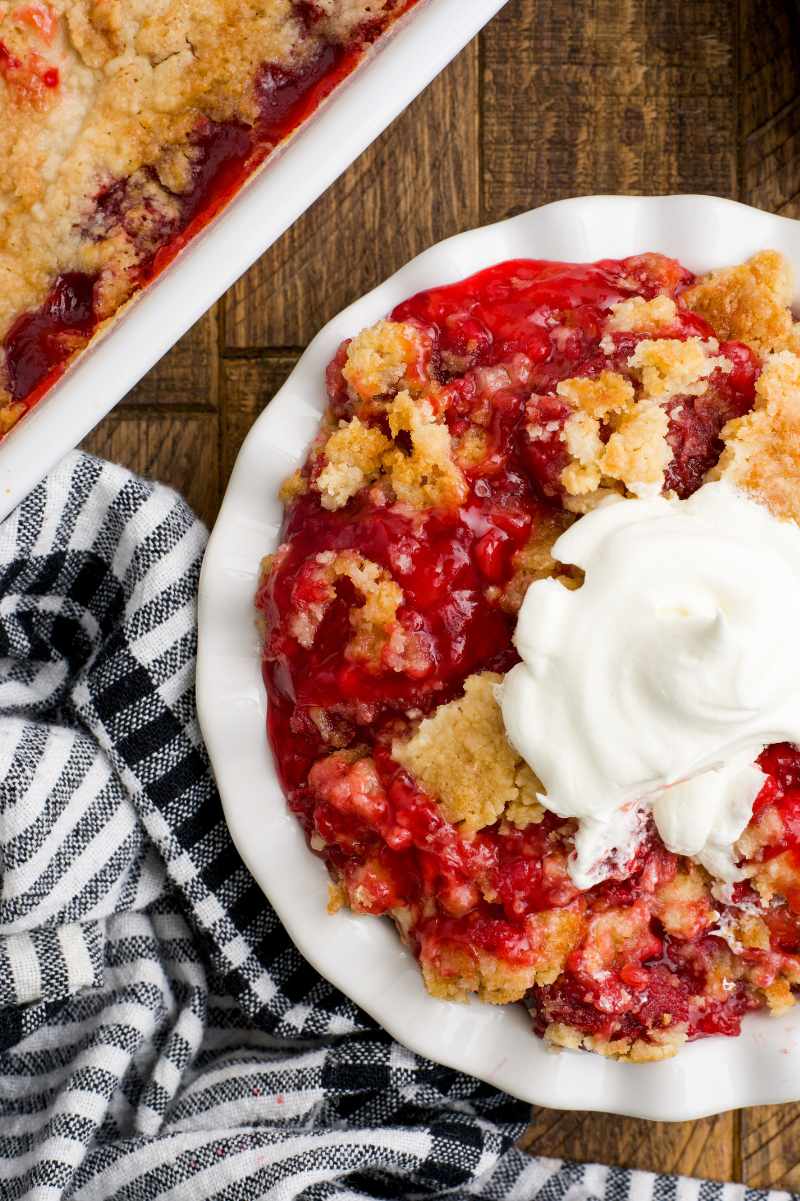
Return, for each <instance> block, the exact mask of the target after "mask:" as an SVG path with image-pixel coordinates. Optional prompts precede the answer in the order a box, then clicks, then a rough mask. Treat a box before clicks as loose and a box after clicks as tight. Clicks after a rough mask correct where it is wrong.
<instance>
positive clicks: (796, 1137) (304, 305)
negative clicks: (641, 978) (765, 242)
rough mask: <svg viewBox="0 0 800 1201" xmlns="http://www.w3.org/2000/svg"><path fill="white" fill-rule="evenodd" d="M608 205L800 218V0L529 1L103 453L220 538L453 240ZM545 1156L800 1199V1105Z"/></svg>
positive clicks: (182, 349) (576, 1118)
mask: <svg viewBox="0 0 800 1201" xmlns="http://www.w3.org/2000/svg"><path fill="white" fill-rule="evenodd" d="M434 2H435V0H434ZM465 3H469V0H465ZM592 192H629V193H664V192H711V193H716V194H717V195H720V196H731V197H735V198H738V199H739V200H742V201H745V202H747V203H748V204H753V205H756V206H758V207H761V208H765V209H769V210H771V211H773V212H777V213H783V214H785V215H788V216H795V217H800V3H798V0H583V3H572V2H570V0H510V2H509V3H508V5H507V6H506V7H505V9H504V10H503V11H502V12H501V14H500V15H499V16H498V17H497V18H495V20H494V21H493V22H492V23H491V24H490V25H489V26H488V27H487V29H486V30H485V31H484V32H483V34H482V35H481V36H480V37H479V38H477V39H476V40H475V41H473V42H472V43H471V44H470V45H469V46H468V47H467V49H466V50H465V51H464V52H463V53H462V54H461V55H460V57H459V58H458V59H457V60H456V61H455V62H454V63H452V64H451V66H450V67H449V68H448V69H447V70H446V71H445V72H444V73H443V74H442V75H441V76H440V77H439V78H438V79H437V80H436V81H435V82H434V83H433V84H432V85H431V86H430V87H429V88H428V89H427V91H426V92H425V93H424V94H423V95H422V96H421V97H420V98H419V99H418V100H417V101H416V102H415V103H414V104H412V105H411V107H410V108H409V109H408V110H407V111H406V112H405V114H403V116H401V117H400V118H399V119H398V120H397V121H396V122H395V124H394V125H393V126H392V127H391V128H390V129H389V130H388V131H387V132H386V133H385V134H384V135H383V137H382V138H380V139H379V140H378V142H376V143H375V145H373V146H372V148H371V149H370V150H369V151H367V153H366V154H364V155H363V156H362V157H361V158H360V159H359V160H358V161H357V162H356V163H355V165H354V166H353V167H351V169H350V170H349V171H348V172H347V173H346V174H345V175H344V176H343V177H342V179H340V180H339V182H338V183H337V184H336V185H335V186H334V187H333V188H331V190H330V191H329V192H328V193H327V194H326V195H325V196H323V197H322V199H321V200H319V201H318V203H317V204H316V205H315V206H314V207H313V208H312V209H311V210H310V211H309V212H308V213H307V214H306V216H305V217H304V218H303V219H302V220H300V221H299V222H298V223H297V224H296V225H295V226H294V228H293V229H291V230H290V231H289V232H288V233H287V234H286V235H285V237H283V238H282V239H281V241H280V242H278V243H277V244H276V245H275V246H274V247H273V248H272V249H271V250H270V251H269V252H268V253H267V254H266V255H264V257H263V258H262V259H261V260H260V261H259V262H258V263H256V265H255V266H254V267H253V268H252V270H251V271H250V272H249V273H248V274H247V275H246V276H245V277H244V278H243V279H242V280H240V282H239V283H238V284H236V285H235V286H234V287H233V288H232V289H231V291H230V292H229V293H228V294H227V296H225V297H224V299H223V300H221V301H220V302H219V304H218V305H217V306H216V307H215V309H214V310H213V311H212V312H210V313H209V314H207V316H206V317H205V318H204V319H203V320H202V321H200V322H199V323H198V325H196V326H195V328H194V329H193V330H191V332H190V333H188V334H187V335H186V337H185V338H184V339H183V341H182V342H181V343H180V344H179V345H177V346H176V347H175V348H174V349H173V350H172V352H171V353H170V354H168V355H167V356H166V357H165V358H164V359H163V360H162V361H161V362H160V363H159V364H158V366H157V367H155V368H154V370H153V371H152V372H151V373H150V375H149V376H147V377H146V378H145V379H144V380H143V381H142V383H141V384H140V385H139V386H138V387H137V388H136V389H135V390H134V391H133V392H132V393H131V394H130V395H129V396H128V397H127V398H126V399H125V401H124V402H123V403H122V404H121V405H120V406H119V407H118V408H117V409H116V410H115V411H114V413H112V414H111V415H110V416H109V417H107V418H106V419H105V421H104V422H103V423H102V425H100V426H99V427H98V428H97V429H96V430H95V432H94V433H93V434H92V435H91V437H90V438H89V439H88V440H87V442H86V444H85V445H86V446H87V448H89V449H90V450H92V451H94V452H95V453H97V454H100V455H103V456H105V457H106V458H109V459H112V460H115V461H116V462H119V463H124V464H125V465H127V466H129V467H131V468H133V470H135V471H138V472H141V473H143V474H144V475H147V476H151V477H153V478H156V479H159V480H162V481H164V482H166V483H168V484H171V485H172V486H173V487H175V488H177V489H178V490H179V491H180V492H182V493H183V495H184V496H185V497H186V498H187V499H188V500H189V502H190V503H191V504H192V505H193V506H194V508H195V510H196V511H197V512H198V513H200V514H201V516H202V517H203V518H204V519H205V521H207V522H209V523H211V522H213V520H214V516H215V513H216V511H217V508H218V506H219V503H220V499H221V496H222V493H223V491H224V489H225V482H226V480H227V478H228V475H229V473H230V470H231V467H232V465H233V462H234V459H235V457H236V453H237V450H238V448H239V446H240V444H241V442H242V439H243V437H244V435H245V434H246V432H247V430H248V428H249V426H250V425H251V423H252V422H253V421H254V419H255V418H256V417H257V416H258V414H259V413H260V412H261V410H262V409H263V408H264V406H265V405H267V404H268V403H269V400H270V397H271V396H273V395H274V393H275V391H276V390H277V388H278V387H279V386H280V384H281V383H282V381H283V380H284V378H285V377H286V375H287V374H288V372H289V370H290V369H291V367H292V366H293V364H294V362H295V361H296V359H297V357H298V355H299V354H300V352H301V350H302V348H303V347H304V346H305V345H306V343H307V342H308V341H309V340H310V338H311V337H312V336H313V334H314V333H315V332H316V331H317V330H318V329H319V327H320V326H321V325H322V324H323V323H324V322H325V321H327V320H328V319H329V318H330V317H332V316H333V315H334V314H335V313H336V312H338V310H340V309H341V308H342V307H343V306H344V305H346V304H349V303H350V302H351V301H352V300H354V299H356V298H357V297H358V296H360V295H361V294H362V293H363V292H365V291H367V290H368V289H370V288H372V287H374V286H375V285H376V284H377V283H379V282H380V281H381V280H382V279H384V278H385V277H386V276H387V275H389V274H390V273H391V272H393V271H395V270H396V269H397V268H398V267H400V266H401V265H402V264H403V263H404V262H406V260H407V259H409V258H411V257H412V255H415V254H417V253H418V251H420V250H422V249H424V248H425V247H426V246H429V245H430V244H431V243H432V242H436V241H438V240H439V239H440V238H444V237H446V236H447V235H448V234H453V233H458V232H459V231H461V230H464V229H468V228H470V227H472V226H475V225H481V224H484V223H486V222H489V221H496V220H498V219H500V218H502V217H508V216H511V215H512V214H514V213H516V212H520V211H522V210H524V209H528V208H532V207H534V206H536V205H540V204H544V203H545V202H547V201H549V200H556V199H559V198H560V197H564V196H571V195H577V194H581V193H583V194H586V193H592ZM724 1103H725V1098H724V1097H721V1098H720V1104H721V1105H724ZM526 1146H528V1147H529V1148H530V1150H531V1151H533V1152H536V1153H540V1154H544V1155H552V1156H562V1155H563V1156H567V1157H570V1158H573V1159H578V1160H598V1161H602V1162H607V1163H608V1162H610V1163H612V1164H621V1165H625V1166H632V1167H633V1166H635V1167H642V1168H648V1169H652V1170H656V1171H670V1172H684V1173H688V1174H692V1175H702V1176H709V1177H712V1178H714V1179H718V1180H734V1181H745V1182H746V1183H747V1184H749V1185H752V1186H758V1187H767V1186H770V1185H771V1186H776V1187H782V1188H794V1189H799V1190H800V1105H786V1106H783V1107H780V1108H766V1107H765V1108H760V1109H751V1110H744V1111H741V1112H738V1113H735V1114H725V1115H723V1116H722V1117H718V1118H713V1119H710V1120H708V1121H699V1122H687V1123H682V1124H676V1125H671V1124H662V1123H648V1122H639V1121H633V1120H626V1119H620V1118H609V1117H604V1116H600V1115H594V1114H580V1113H579V1114H567V1113H560V1112H556V1111H550V1110H544V1109H543V1110H538V1111H535V1112H534V1114H533V1115H532V1124H531V1127H530V1130H529V1132H528V1135H527V1137H526Z"/></svg>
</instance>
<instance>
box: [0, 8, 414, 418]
mask: <svg viewBox="0 0 800 1201" xmlns="http://www.w3.org/2000/svg"><path fill="white" fill-rule="evenodd" d="M417 2H418V0H402V2H401V3H399V4H397V5H395V7H394V10H393V11H392V13H391V16H390V17H389V18H386V17H384V18H383V19H381V20H379V21H374V22H369V23H367V24H366V25H365V26H364V28H362V29H359V30H356V31H355V33H354V35H353V38H352V40H351V42H350V43H349V44H348V45H346V46H333V45H324V46H322V47H321V50H320V53H319V54H318V55H317V57H316V58H315V59H313V60H312V61H311V62H310V63H308V64H307V65H306V66H305V67H304V68H303V69H302V70H297V71H292V72H290V71H287V70H285V69H284V68H282V67H280V66H278V65H277V64H271V63H264V64H263V66H262V68H261V70H260V72H259V74H258V77H257V79H256V81H255V87H256V91H257V96H258V101H259V108H260V117H259V120H258V122H257V123H256V125H254V126H248V125H244V124H242V123H240V122H236V121H230V122H224V123H218V122H212V121H208V120H204V121H203V122H201V124H200V125H199V126H198V129H197V131H196V134H195V138H194V141H195V145H196V146H197V147H198V148H199V150H200V153H199V155H198V158H197V161H196V164H195V174H194V180H193V183H192V187H191V189H190V190H189V191H188V192H187V193H185V194H182V195H181V196H180V197H179V198H178V200H179V210H180V211H179V217H178V219H177V220H175V221H173V222H170V223H167V222H165V223H164V229H163V236H162V238H161V240H160V243H159V246H158V249H157V250H156V251H154V252H153V253H152V254H151V255H149V256H146V257H145V258H144V259H143V260H142V261H140V262H139V263H138V265H137V267H136V275H135V279H134V280H133V281H132V282H133V285H134V288H135V290H137V291H138V290H140V289H141V288H143V287H146V285H147V284H148V283H151V282H152V280H153V279H155V278H156V276H157V275H159V274H160V272H161V271H163V270H164V268H165V267H167V266H168V265H169V263H171V262H172V260H173V259H174V258H175V257H176V256H177V255H178V254H179V253H180V251H181V250H182V249H183V247H184V246H186V245H187V243H188V242H190V241H191V240H192V238H194V237H195V236H196V235H197V234H198V233H199V232H200V230H201V229H203V228H204V227H205V226H206V225H208V224H209V222H210V221H212V220H213V219H214V217H215V216H216V215H217V214H218V213H219V212H220V211H221V210H222V209H223V208H224V207H225V205H226V204H227V203H228V202H229V201H230V200H231V199H232V197H233V196H234V195H235V194H236V193H237V192H238V191H239V189H240V188H241V187H242V185H243V184H244V183H245V181H246V180H247V179H248V178H249V176H250V175H252V174H253V172H254V171H255V170H256V168H257V167H258V166H260V164H261V163H262V162H263V161H264V160H265V159H266V158H267V157H268V156H269V154H270V153H271V152H272V151H273V150H274V149H275V147H276V146H277V145H278V144H279V143H281V142H283V141H285V140H286V138H288V137H289V135H290V134H292V133H293V132H294V131H295V130H296V129H298V128H299V127H300V126H301V125H302V124H303V123H304V122H305V121H306V120H307V119H308V118H309V117H310V116H311V115H312V114H313V113H314V112H315V111H316V109H317V108H318V107H319V106H320V104H322V102H323V101H324V100H325V99H326V97H327V96H328V95H330V93H331V92H332V91H333V90H334V89H335V88H336V87H337V86H338V85H339V84H340V83H341V82H342V81H343V80H344V79H345V78H346V77H347V76H348V75H349V74H350V73H351V72H352V71H353V70H354V68H355V67H356V66H357V65H358V63H359V61H360V60H361V58H362V57H363V55H364V52H365V50H366V48H367V46H368V45H369V43H370V42H372V41H374V40H375V38H376V37H377V36H378V35H379V34H380V33H382V32H383V30H384V29H385V28H386V25H387V23H388V21H389V20H396V19H397V17H398V16H399V15H401V14H402V13H403V12H405V11H406V10H408V9H410V8H412V7H413V6H414V4H416V3H417ZM300 7H304V8H305V9H306V10H307V11H306V13H305V19H306V20H307V21H308V22H309V23H312V22H313V20H315V19H316V17H317V16H318V15H319V14H316V16H315V14H314V13H313V12H312V10H313V9H314V6H313V4H305V5H304V6H300ZM40 9H41V11H40ZM27 11H28V10H26V12H27ZM47 11H48V10H47V9H46V6H38V5H31V6H30V12H29V16H28V17H27V18H26V19H27V20H28V21H29V23H32V24H35V25H37V26H38V27H40V32H41V33H42V36H44V37H45V38H46V40H49V38H50V37H52V29H51V28H50V25H49V24H48V17H47ZM33 57H34V58H35V59H36V63H41V64H42V69H41V71H39V70H38V67H37V66H36V63H34V68H36V69H35V70H34V71H33V74H34V76H35V79H34V83H36V85H37V86H39V85H40V86H42V87H45V88H48V89H54V88H57V87H58V86H59V82H60V76H59V72H58V69H57V68H54V67H50V66H49V64H46V63H44V60H40V59H39V57H38V56H33ZM29 65H30V64H29ZM32 69H33V68H32ZM22 70H26V71H27V70H28V68H27V67H26V66H25V64H22V63H21V62H20V61H19V60H18V59H17V58H16V57H15V56H13V55H12V54H11V53H10V52H9V50H8V48H7V47H6V46H5V45H4V43H3V42H2V41H0V73H3V74H6V75H8V73H9V72H12V73H15V74H16V75H17V76H18V75H19V73H20V72H21V71H22ZM28 74H30V72H28ZM26 78H27V76H26ZM126 190H127V181H126V180H124V179H123V180H118V181H116V182H115V183H114V184H111V185H109V186H108V187H106V188H104V189H103V190H102V192H100V193H99V194H98V197H97V210H98V216H99V218H100V221H102V218H103V215H104V213H105V215H106V216H111V215H112V214H113V213H114V211H115V210H116V215H117V216H120V215H121V214H122V213H123V212H124V203H125V197H126ZM75 277H76V273H74V272H73V273H70V275H68V276H60V277H59V278H58V279H57V280H56V281H55V282H54V285H53V290H52V291H51V293H50V295H49V296H48V298H47V299H46V300H45V301H44V303H43V304H42V305H41V307H40V308H39V309H38V310H35V311H33V312H30V313H25V314H23V315H22V316H21V317H20V318H19V319H18V320H17V322H15V324H14V326H12V328H11V329H10V330H9V331H8V333H7V334H6V336H5V338H4V340H3V344H2V345H3V350H4V351H5V354H6V360H7V362H8V363H9V364H10V363H11V362H12V361H13V363H14V367H13V369H12V368H11V367H9V372H8V373H9V384H8V387H9V391H10V392H11V395H12V397H13V399H14V400H16V401H22V402H24V403H25V405H26V407H28V408H30V407H31V406H32V405H33V404H35V403H36V401H37V400H39V399H40V398H41V397H42V396H43V395H44V394H45V393H46V392H47V391H48V390H49V389H50V388H51V387H52V386H53V384H54V383H55V382H56V380H57V379H58V378H59V377H60V376H61V375H62V374H63V372H64V370H65V369H66V367H67V365H68V363H69V361H70V360H71V358H72V357H73V356H74V355H75V353H76V352H77V351H78V350H81V349H82V348H83V347H84V346H85V345H86V343H87V342H88V341H89V339H90V338H91V337H92V335H93V334H94V332H95V331H96V330H97V328H98V326H99V325H100V324H101V318H100V316H99V315H98V313H97V312H96V311H93V315H92V319H91V320H82V322H81V324H80V326H79V327H77V326H74V325H69V324H66V323H64V322H63V321H62V320H61V317H60V314H59V311H58V304H57V303H56V304H54V303H53V297H54V295H56V294H58V293H61V292H64V291H65V290H69V288H70V287H72V286H73V285H72V283H71V282H70V281H74V279H75ZM88 278H89V277H88V276H84V277H83V279H84V280H88ZM83 290H84V285H81V294H82V295H83Z"/></svg>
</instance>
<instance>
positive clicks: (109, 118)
mask: <svg viewBox="0 0 800 1201" xmlns="http://www.w3.org/2000/svg"><path fill="white" fill-rule="evenodd" d="M414 3H416V0H260V2H259V3H254V2H253V0H21V2H20V0H0V165H1V166H2V170H0V434H2V433H4V432H6V431H7V430H8V429H9V428H10V427H11V426H12V425H13V424H14V423H15V422H16V421H17V420H18V419H19V417H20V416H21V415H22V414H23V413H24V412H25V410H26V408H28V407H30V405H31V404H32V403H34V401H35V400H36V399H37V398H38V397H39V396H40V395H41V394H42V393H43V391H45V390H46V388H47V387H48V386H49V385H50V384H51V383H52V381H53V379H54V378H56V377H57V375H58V374H59V373H60V371H62V370H63V369H64V366H65V365H66V363H67V362H68V361H69V359H70V358H71V357H72V356H73V355H74V354H75V353H76V352H77V351H79V350H80V349H82V348H83V347H84V346H85V345H86V343H87V342H88V341H89V339H90V338H91V336H92V335H93V333H95V332H96V330H97V329H98V328H99V327H100V326H101V325H102V323H103V322H104V321H106V320H107V319H108V318H110V317H111V316H113V314H114V313H115V312H116V311H117V310H118V309H119V307H120V306H121V305H122V304H123V303H124V302H125V301H126V300H128V298H129V297H131V296H132V295H133V294H134V293H135V292H136V291H137V290H138V289H139V288H141V287H142V286H143V285H144V284H146V283H147V282H148V281H149V280H150V279H152V278H153V277H154V276H155V275H156V274H157V273H158V272H159V271H160V270H161V269H162V268H163V267H164V266H165V265H166V264H167V263H168V262H169V260H170V259H171V258H172V257H174V255H175V254H176V253H177V252H178V251H179V250H180V248H181V247H182V246H183V245H184V244H185V243H186V241H187V240H188V239H189V238H190V237H191V236H192V234H193V233H195V232H196V230H197V229H198V228H199V227H200V226H201V225H202V224H204V223H205V222H207V221H208V220H210V218H211V217H212V216H213V215H214V214H215V212H217V211H218V210H219V208H220V207H221V206H222V204H223V203H224V202H225V201H226V200H227V199H229V198H230V196H231V195H232V194H233V192H235V191H236V189H237V188H238V187H239V186H240V185H241V183H242V182H243V181H244V179H245V178H246V177H247V176H248V175H249V174H250V173H251V172H252V171H253V170H255V168H256V167H257V166H258V165H259V164H260V163H261V162H263V160H264V159H265V158H267V156H268V155H269V154H270V152H271V151H272V150H273V149H274V147H275V146H276V145H277V144H278V143H279V142H281V141H282V140H283V139H284V138H285V137H286V136H287V135H288V134H289V133H290V132H291V131H292V130H293V129H295V128H296V127H297V126H298V125H299V124H300V123H301V122H302V121H303V120H304V119H305V118H306V117H307V116H308V115H309V114H310V113H311V112H312V111H313V110H314V109H315V108H316V107H317V105H318V104H319V103H320V102H321V101H322V99H324V97H325V96H326V95H327V94H328V93H329V92H330V91H331V90H332V89H333V88H334V87H335V86H336V84H338V83H339V82H340V81H341V80H342V79H343V78H344V77H345V76H346V75H347V74H348V73H349V72H350V71H351V70H352V69H353V67H354V66H355V65H356V63H357V62H358V61H359V59H360V58H361V57H362V55H363V53H364V51H365V48H366V47H367V46H368V45H369V43H371V42H373V41H374V40H375V39H376V37H377V36H378V35H379V34H380V33H381V32H382V31H383V30H384V29H385V28H386V26H387V25H388V23H389V22H390V21H391V20H392V19H394V18H395V17H396V16H397V15H398V14H399V13H401V12H403V11H405V10H407V9H408V8H410V7H411V6H412V5H413V4H414Z"/></svg>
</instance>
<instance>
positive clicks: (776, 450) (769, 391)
mask: <svg viewBox="0 0 800 1201" xmlns="http://www.w3.org/2000/svg"><path fill="white" fill-rule="evenodd" d="M722 439H723V442H724V444H725V449H724V450H723V452H722V455H721V457H720V460H719V463H718V464H717V466H716V467H715V468H714V469H713V470H712V471H711V472H710V474H709V478H710V479H728V480H730V481H731V483H733V484H738V485H739V487H740V488H744V489H745V491H747V492H750V493H751V494H752V495H753V496H754V497H755V498H756V499H757V500H759V501H760V502H761V503H762V504H765V505H766V506H767V507H768V508H769V509H771V511H772V512H773V513H774V514H775V516H776V517H780V518H783V519H789V520H792V521H797V522H800V357H798V356H797V355H796V354H793V353H792V352H791V351H788V350H782V351H779V352H778V353H777V354H773V355H769V356H768V358H767V359H766V362H765V363H764V369H763V370H762V372H761V374H760V376H759V377H758V380H757V381H756V403H755V408H754V409H753V411H752V412H751V413H748V414H746V416H744V417H738V418H736V419H735V420H733V421H729V422H728V424H727V425H726V426H725V427H724V429H723V431H722Z"/></svg>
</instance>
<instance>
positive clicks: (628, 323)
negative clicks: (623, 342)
mask: <svg viewBox="0 0 800 1201" xmlns="http://www.w3.org/2000/svg"><path fill="white" fill-rule="evenodd" d="M677 315H678V308H677V305H676V304H675V301H674V300H673V299H672V297H671V296H654V297H653V299H652V300H645V298H644V297H643V296H631V297H630V298H629V299H628V300H620V301H619V302H618V303H617V304H614V305H612V306H611V309H610V310H609V314H608V318H607V320H606V324H605V328H606V330H607V331H608V333H635V334H638V333H644V332H649V331H661V330H665V329H671V328H672V327H673V326H674V325H675V322H676V320H677Z"/></svg>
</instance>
